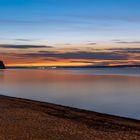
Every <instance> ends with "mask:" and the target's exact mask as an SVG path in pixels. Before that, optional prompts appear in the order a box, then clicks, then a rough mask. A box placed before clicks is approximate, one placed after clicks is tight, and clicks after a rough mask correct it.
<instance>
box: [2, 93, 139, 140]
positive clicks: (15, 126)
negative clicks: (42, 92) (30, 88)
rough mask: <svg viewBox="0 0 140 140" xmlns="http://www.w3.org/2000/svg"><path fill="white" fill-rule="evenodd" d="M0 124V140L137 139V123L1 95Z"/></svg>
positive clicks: (126, 119)
mask: <svg viewBox="0 0 140 140" xmlns="http://www.w3.org/2000/svg"><path fill="white" fill-rule="evenodd" d="M0 124H1V125H0V139H1V138H2V139H15V140H16V139H21V140H22V139H23V140H24V139H36V140H39V139H48V140H59V139H60V140H61V139H62V140H63V139H65V140H72V139H74V140H90V139H91V140H92V139H94V140H106V139H113V140H118V139H120V140H121V139H122V140H134V139H135V140H139V139H140V120H135V119H130V118H124V117H117V116H113V115H108V114H102V113H97V112H93V111H87V110H82V109H77V108H72V107H65V106H62V105H56V104H52V103H46V102H40V101H34V100H28V99H21V98H15V97H8V96H3V95H0Z"/></svg>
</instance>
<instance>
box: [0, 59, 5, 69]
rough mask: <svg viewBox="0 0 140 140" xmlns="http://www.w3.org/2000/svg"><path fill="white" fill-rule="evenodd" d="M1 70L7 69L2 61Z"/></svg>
mask: <svg viewBox="0 0 140 140" xmlns="http://www.w3.org/2000/svg"><path fill="white" fill-rule="evenodd" d="M0 69H5V65H4V63H3V61H0Z"/></svg>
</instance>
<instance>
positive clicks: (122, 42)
mask: <svg viewBox="0 0 140 140" xmlns="http://www.w3.org/2000/svg"><path fill="white" fill-rule="evenodd" d="M112 41H113V42H114V43H119V44H140V41H121V40H112Z"/></svg>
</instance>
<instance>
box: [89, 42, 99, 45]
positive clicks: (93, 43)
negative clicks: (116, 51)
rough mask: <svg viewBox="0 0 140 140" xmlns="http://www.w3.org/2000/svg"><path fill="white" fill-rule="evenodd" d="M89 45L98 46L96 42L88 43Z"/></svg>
mask: <svg viewBox="0 0 140 140" xmlns="http://www.w3.org/2000/svg"><path fill="white" fill-rule="evenodd" d="M87 45H97V43H95V42H91V43H87Z"/></svg>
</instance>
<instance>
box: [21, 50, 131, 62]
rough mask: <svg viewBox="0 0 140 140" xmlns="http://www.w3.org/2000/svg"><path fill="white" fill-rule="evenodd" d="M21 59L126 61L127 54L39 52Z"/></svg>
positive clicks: (24, 55)
mask: <svg viewBox="0 0 140 140" xmlns="http://www.w3.org/2000/svg"><path fill="white" fill-rule="evenodd" d="M21 56H22V57H31V58H34V57H44V58H45V57H46V58H47V57H48V58H51V57H52V58H60V59H81V60H82V59H87V60H127V59H128V57H129V55H128V54H125V55H124V54H119V53H116V52H86V51H77V52H65V53H62V52H50V51H39V52H37V53H28V54H22V55H21Z"/></svg>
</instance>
